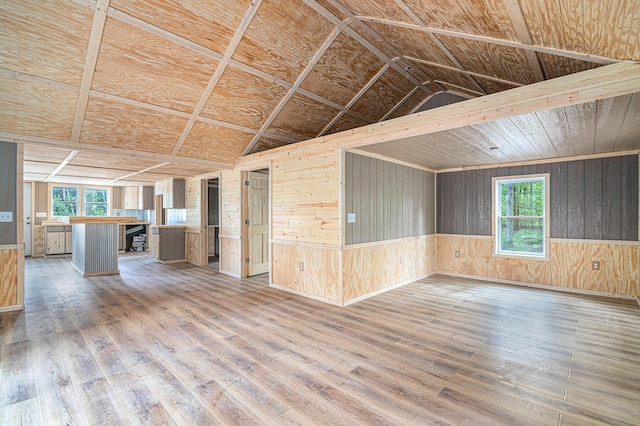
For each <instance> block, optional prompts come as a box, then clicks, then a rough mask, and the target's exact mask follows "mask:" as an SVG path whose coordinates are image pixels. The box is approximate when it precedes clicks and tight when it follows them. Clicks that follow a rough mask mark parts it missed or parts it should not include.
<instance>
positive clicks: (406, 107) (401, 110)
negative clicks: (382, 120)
mask: <svg viewBox="0 0 640 426" xmlns="http://www.w3.org/2000/svg"><path fill="white" fill-rule="evenodd" d="M426 97H427V95H426V94H425V93H424V92H422V91H421V90H418V91H416V92H415V93H414V94H413V95H411V96H409V98H408V99H406V100H405V101H404V102H403V103H402V105H400V106H399V107H398V109H396V110H395V111H394V112H393V114H391V115H390V116H389V117H388V119H389V120H391V119H394V118H397V117H404V116H405V115H408V114H410V113H412V112H413V111H414V110H415V109H416V108H417V107H418V105H420V104H421V103H422V102H423V101H424V100H425V99H426Z"/></svg>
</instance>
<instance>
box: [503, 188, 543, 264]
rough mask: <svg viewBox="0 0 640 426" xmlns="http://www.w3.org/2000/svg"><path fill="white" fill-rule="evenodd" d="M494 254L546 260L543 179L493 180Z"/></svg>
mask: <svg viewBox="0 0 640 426" xmlns="http://www.w3.org/2000/svg"><path fill="white" fill-rule="evenodd" d="M494 184H495V197H494V198H495V206H494V212H495V213H496V214H495V236H496V244H495V252H496V254H498V255H501V254H507V255H520V256H535V257H546V255H547V249H546V246H547V244H546V239H547V231H546V225H547V213H546V212H547V204H548V203H547V176H546V175H544V176H540V175H536V176H525V177H517V178H507V179H503V178H494Z"/></svg>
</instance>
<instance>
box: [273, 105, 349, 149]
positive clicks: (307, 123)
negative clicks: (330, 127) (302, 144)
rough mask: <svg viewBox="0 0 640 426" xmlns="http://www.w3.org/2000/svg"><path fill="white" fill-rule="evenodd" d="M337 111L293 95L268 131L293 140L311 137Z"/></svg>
mask: <svg viewBox="0 0 640 426" xmlns="http://www.w3.org/2000/svg"><path fill="white" fill-rule="evenodd" d="M338 112H339V111H337V110H335V109H333V108H331V107H328V106H326V105H324V104H321V103H320V102H317V101H315V100H313V99H309V98H307V97H305V96H301V95H293V97H292V98H291V99H290V100H289V102H287V104H286V105H285V106H284V108H283V109H282V111H280V114H278V116H277V117H276V119H275V120H273V123H271V126H270V127H269V130H268V131H269V133H273V134H276V135H280V136H285V137H288V138H292V139H295V140H304V139H312V138H315V137H316V136H318V135H319V134H320V132H321V131H322V129H324V127H325V126H326V125H327V123H329V122H330V121H331V120H333V118H334V117H335V116H336V115H337V114H338Z"/></svg>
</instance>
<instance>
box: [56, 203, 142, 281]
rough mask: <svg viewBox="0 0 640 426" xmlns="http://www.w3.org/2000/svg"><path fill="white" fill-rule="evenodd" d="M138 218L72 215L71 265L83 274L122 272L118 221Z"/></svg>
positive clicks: (70, 219)
mask: <svg viewBox="0 0 640 426" xmlns="http://www.w3.org/2000/svg"><path fill="white" fill-rule="evenodd" d="M135 221H137V218H136V217H129V216H100V217H97V216H72V217H69V218H68V219H66V222H67V223H68V224H69V225H71V226H72V237H73V250H72V252H71V253H72V254H71V266H73V268H74V269H75V270H77V271H78V272H79V273H80V275H82V276H83V277H92V276H97V275H112V274H119V273H120V271H119V270H118V225H119V224H121V223H131V222H135Z"/></svg>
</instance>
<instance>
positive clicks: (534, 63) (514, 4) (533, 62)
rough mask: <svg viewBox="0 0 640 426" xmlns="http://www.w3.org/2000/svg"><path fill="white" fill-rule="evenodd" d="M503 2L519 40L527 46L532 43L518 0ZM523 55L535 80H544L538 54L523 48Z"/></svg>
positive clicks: (505, 0)
mask: <svg viewBox="0 0 640 426" xmlns="http://www.w3.org/2000/svg"><path fill="white" fill-rule="evenodd" d="M503 3H504V5H505V7H506V9H507V13H508V14H509V19H511V23H512V24H513V28H514V29H515V31H516V34H517V35H518V38H519V39H520V41H521V42H522V43H523V44H526V45H529V46H531V45H533V38H531V33H530V32H529V27H528V26H527V21H526V19H525V17H524V14H523V13H522V8H521V7H520V2H519V1H518V0H503ZM525 56H526V57H527V60H528V61H529V65H530V66H531V71H532V72H533V75H534V77H535V79H536V81H543V80H546V79H545V75H544V71H543V70H542V66H540V60H539V59H538V55H536V54H535V52H532V51H531V50H525Z"/></svg>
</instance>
